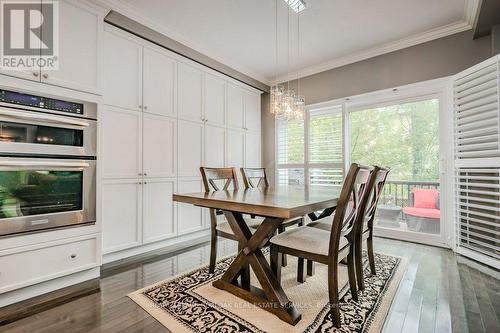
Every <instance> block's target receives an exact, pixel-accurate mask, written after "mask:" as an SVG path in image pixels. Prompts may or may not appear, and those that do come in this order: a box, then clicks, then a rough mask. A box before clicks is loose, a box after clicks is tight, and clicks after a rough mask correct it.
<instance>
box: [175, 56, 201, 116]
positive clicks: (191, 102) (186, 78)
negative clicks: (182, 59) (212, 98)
mask: <svg viewBox="0 0 500 333" xmlns="http://www.w3.org/2000/svg"><path fill="white" fill-rule="evenodd" d="M178 68H179V81H178V82H179V86H178V89H179V118H181V119H186V120H193V121H202V120H203V119H204V118H203V72H202V71H201V70H199V69H197V68H195V67H193V66H190V65H186V64H183V63H180V64H179V67H178Z"/></svg>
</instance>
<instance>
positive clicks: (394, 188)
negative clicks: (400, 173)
mask: <svg viewBox="0 0 500 333" xmlns="http://www.w3.org/2000/svg"><path fill="white" fill-rule="evenodd" d="M439 200H440V197H439V182H427V181H419V182H415V181H403V180H391V181H387V182H386V183H385V186H384V190H383V192H382V195H381V197H380V200H379V204H378V209H377V216H376V220H375V225H376V226H378V227H382V228H390V229H398V230H404V231H414V232H424V233H431V234H439V228H440V226H439V225H440V224H439V222H440V203H439Z"/></svg>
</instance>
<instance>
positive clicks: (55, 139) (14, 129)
mask: <svg viewBox="0 0 500 333" xmlns="http://www.w3.org/2000/svg"><path fill="white" fill-rule="evenodd" d="M0 141H2V142H17V143H35V144H46V145H61V146H73V147H82V146H83V130H82V129H74V128H61V127H50V126H43V125H34V124H23V123H13V122H7V121H1V122H0Z"/></svg>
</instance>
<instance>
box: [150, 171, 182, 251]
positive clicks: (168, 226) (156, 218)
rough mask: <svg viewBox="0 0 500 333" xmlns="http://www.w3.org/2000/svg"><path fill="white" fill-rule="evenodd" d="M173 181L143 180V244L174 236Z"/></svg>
mask: <svg viewBox="0 0 500 333" xmlns="http://www.w3.org/2000/svg"><path fill="white" fill-rule="evenodd" d="M174 191H175V180H172V179H170V180H169V179H145V180H144V183H143V212H144V215H143V216H144V218H143V220H142V226H143V228H142V229H143V242H144V243H150V242H155V241H159V240H162V239H165V238H169V237H172V236H174V235H175V229H174V222H175V213H174V202H173V200H172V195H173V194H174Z"/></svg>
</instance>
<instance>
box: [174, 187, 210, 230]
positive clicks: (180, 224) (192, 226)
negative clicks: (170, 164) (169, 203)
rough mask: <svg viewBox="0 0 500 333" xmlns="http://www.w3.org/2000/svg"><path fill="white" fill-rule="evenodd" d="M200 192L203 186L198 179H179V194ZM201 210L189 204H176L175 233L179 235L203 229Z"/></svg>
mask: <svg viewBox="0 0 500 333" xmlns="http://www.w3.org/2000/svg"><path fill="white" fill-rule="evenodd" d="M202 191H203V184H202V182H201V180H200V179H196V180H186V179H183V180H182V179H179V193H195V192H202ZM203 209H204V208H201V207H196V206H193V205H190V204H185V203H181V202H179V203H177V211H178V213H177V216H178V217H177V233H178V234H179V235H180V234H186V233H189V232H194V231H198V230H202V229H203V227H204V225H203Z"/></svg>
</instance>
